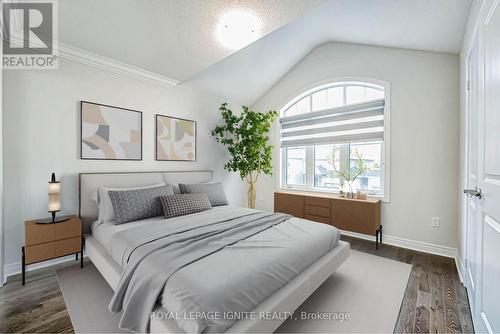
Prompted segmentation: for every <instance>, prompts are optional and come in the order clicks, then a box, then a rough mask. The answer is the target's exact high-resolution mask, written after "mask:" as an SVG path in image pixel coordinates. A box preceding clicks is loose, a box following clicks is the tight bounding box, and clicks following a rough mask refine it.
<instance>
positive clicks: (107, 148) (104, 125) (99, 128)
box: [80, 101, 143, 161]
mask: <svg viewBox="0 0 500 334" xmlns="http://www.w3.org/2000/svg"><path fill="white" fill-rule="evenodd" d="M142 141H143V129H142V112H141V111H138V110H133V109H127V108H122V107H116V106H111V105H107V104H101V103H95V102H89V101H81V102H80V159H82V160H124V161H141V160H142Z"/></svg>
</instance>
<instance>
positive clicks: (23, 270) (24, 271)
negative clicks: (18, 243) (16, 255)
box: [21, 246, 26, 285]
mask: <svg viewBox="0 0 500 334" xmlns="http://www.w3.org/2000/svg"><path fill="white" fill-rule="evenodd" d="M21 252H22V254H23V258H22V264H21V265H22V276H23V278H22V280H23V285H25V284H26V281H25V277H26V258H25V256H24V246H23V247H21Z"/></svg>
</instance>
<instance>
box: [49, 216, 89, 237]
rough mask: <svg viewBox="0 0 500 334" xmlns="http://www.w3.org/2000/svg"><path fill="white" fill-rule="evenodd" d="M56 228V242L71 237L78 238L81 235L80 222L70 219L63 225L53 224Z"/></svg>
mask: <svg viewBox="0 0 500 334" xmlns="http://www.w3.org/2000/svg"><path fill="white" fill-rule="evenodd" d="M55 228H56V237H55V239H56V240H60V239H68V238H71V237H78V236H81V235H82V225H81V224H80V220H78V219H71V220H69V221H67V222H64V223H57V224H55Z"/></svg>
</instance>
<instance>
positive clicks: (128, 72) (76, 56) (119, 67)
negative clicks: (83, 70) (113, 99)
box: [57, 42, 180, 88]
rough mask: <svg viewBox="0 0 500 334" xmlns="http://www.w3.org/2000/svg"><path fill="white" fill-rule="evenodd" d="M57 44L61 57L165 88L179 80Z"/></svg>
mask: <svg viewBox="0 0 500 334" xmlns="http://www.w3.org/2000/svg"><path fill="white" fill-rule="evenodd" d="M58 44H59V47H58V52H57V55H58V57H60V58H63V59H67V60H71V61H74V62H77V63H80V64H83V65H87V66H92V67H95V68H98V69H101V70H104V71H108V72H111V73H114V74H118V75H121V76H124V77H128V78H131V79H135V80H139V81H143V82H146V83H149V84H153V85H157V86H162V87H166V88H172V87H175V86H177V84H179V82H180V81H179V80H175V79H172V78H169V77H166V76H164V75H161V74H157V73H154V72H151V71H148V70H145V69H143V68H140V67H137V66H134V65H130V64H127V63H123V62H120V61H118V60H115V59H112V58H108V57H104V56H100V55H98V54H95V53H92V52H89V51H86V50H83V49H79V48H76V47H74V46H71V45H68V44H64V43H60V42H59V43H58Z"/></svg>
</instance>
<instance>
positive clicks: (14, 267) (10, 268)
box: [3, 254, 87, 284]
mask: <svg viewBox="0 0 500 334" xmlns="http://www.w3.org/2000/svg"><path fill="white" fill-rule="evenodd" d="M83 257H84V258H86V257H87V255H83ZM69 261H73V262H77V261H76V260H75V254H72V255H68V256H64V257H60V258H57V259H52V260H47V261H44V262H39V263H34V264H30V265H27V266H26V272H29V271H33V270H37V269H41V268H45V267H49V266H53V265H56V264H60V263H65V262H69ZM3 272H4V277H3V284H5V283H6V282H7V278H8V277H9V276H13V275H17V274H20V273H21V272H22V263H21V262H15V263H11V264H7V265H5V266H4V269H3Z"/></svg>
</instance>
